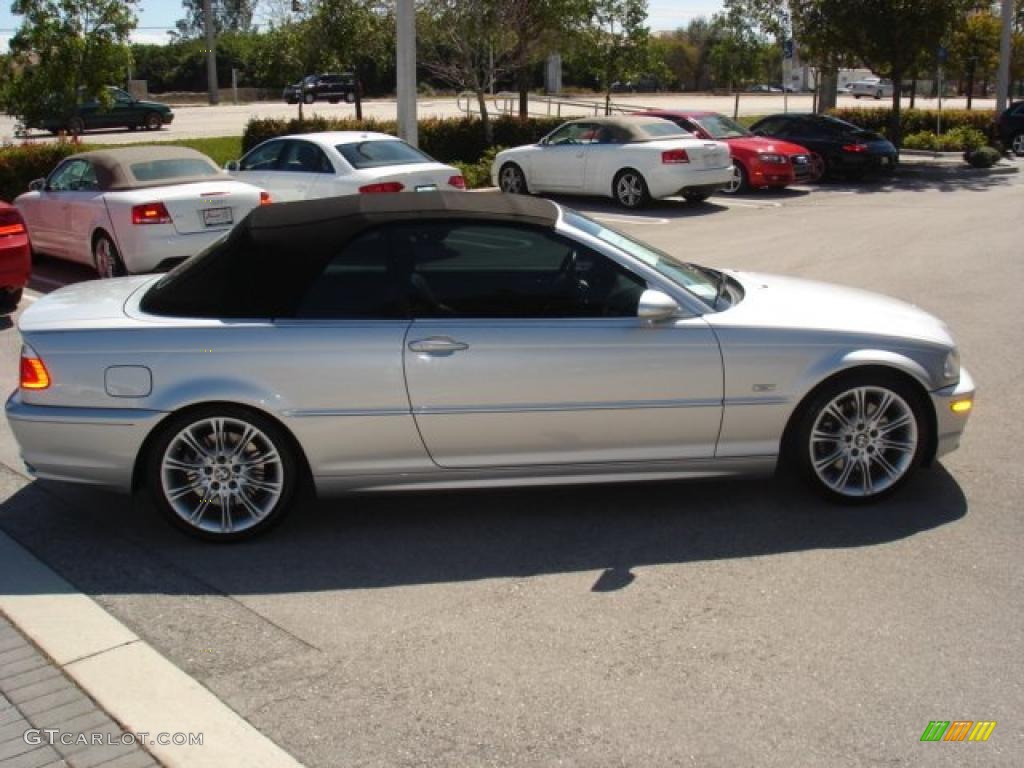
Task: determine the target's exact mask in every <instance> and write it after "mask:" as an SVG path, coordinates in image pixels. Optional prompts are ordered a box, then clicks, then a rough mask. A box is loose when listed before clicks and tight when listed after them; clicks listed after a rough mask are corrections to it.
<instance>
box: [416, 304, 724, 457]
mask: <svg viewBox="0 0 1024 768" xmlns="http://www.w3.org/2000/svg"><path fill="white" fill-rule="evenodd" d="M438 339H449V340H451V341H452V342H454V343H455V344H456V345H460V346H461V345H465V348H463V349H456V350H455V351H444V350H440V351H437V352H417V351H414V349H411V348H410V345H412V346H415V345H416V344H417V343H418V342H423V341H425V340H438ZM405 369H406V379H407V382H408V387H409V396H410V399H411V401H412V405H413V412H414V414H415V415H416V423H417V425H418V426H419V429H420V433H421V434H422V435H423V440H424V442H425V443H426V445H427V449H428V451H430V454H431V456H432V458H433V459H434V461H436V462H437V463H438V464H439V465H441V466H444V467H453V468H455V467H494V466H522V465H531V464H533V465H540V464H566V463H588V462H605V461H652V460H667V459H684V458H709V457H712V456H713V455H714V451H715V442H716V440H717V438H718V430H719V426H720V423H721V409H722V404H721V403H722V363H721V356H720V354H719V350H718V345H717V342H716V341H715V338H714V335H713V334H712V333H711V331H710V330H709V329H708V327H707V325H706V324H705V323H704V321H703V320H701V319H700V318H695V319H690V320H681V321H677V322H676V323H674V324H673V323H670V324H666V325H651V324H648V323H644V322H642V321H640V320H637V319H635V318H615V319H609V320H594V319H578V320H573V319H555V320H524V321H500V320H494V321H486V320H479V321H467V320H458V321H452V320H441V319H438V320H417V321H416V322H415V323H413V326H412V328H411V329H410V331H409V335H408V344H407V345H406V349H405Z"/></svg>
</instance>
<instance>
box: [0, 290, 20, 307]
mask: <svg viewBox="0 0 1024 768" xmlns="http://www.w3.org/2000/svg"><path fill="white" fill-rule="evenodd" d="M23 293H24V289H22V288H3V289H0V312H5V313H6V312H13V311H14V310H16V309H17V308H18V304H20V303H21V296H22V294H23Z"/></svg>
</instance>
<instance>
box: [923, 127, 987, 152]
mask: <svg viewBox="0 0 1024 768" xmlns="http://www.w3.org/2000/svg"><path fill="white" fill-rule="evenodd" d="M983 146H985V134H983V133H982V132H981V131H979V130H977V129H975V128H969V127H966V126H961V127H959V128H953V129H952V130H949V131H947V132H946V133H943V134H941V135H936V134H934V133H932V132H931V131H919V132H918V133H912V134H910V135H909V136H905V137H904V139H903V148H904V149H925V150H931V151H933V152H968V151H971V150H974V149H977V148H978V147H983Z"/></svg>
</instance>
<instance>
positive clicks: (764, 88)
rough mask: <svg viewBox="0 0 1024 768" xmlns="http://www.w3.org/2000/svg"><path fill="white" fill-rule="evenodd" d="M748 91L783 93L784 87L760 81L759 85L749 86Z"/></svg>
mask: <svg viewBox="0 0 1024 768" xmlns="http://www.w3.org/2000/svg"><path fill="white" fill-rule="evenodd" d="M747 93H782V87H781V86H778V85H768V84H767V83H758V84H757V85H749V86H747Z"/></svg>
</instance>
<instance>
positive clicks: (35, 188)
mask: <svg viewBox="0 0 1024 768" xmlns="http://www.w3.org/2000/svg"><path fill="white" fill-rule="evenodd" d="M28 189H29V191H30V192H42V191H43V190H44V189H46V179H32V181H30V182H29V183H28Z"/></svg>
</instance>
